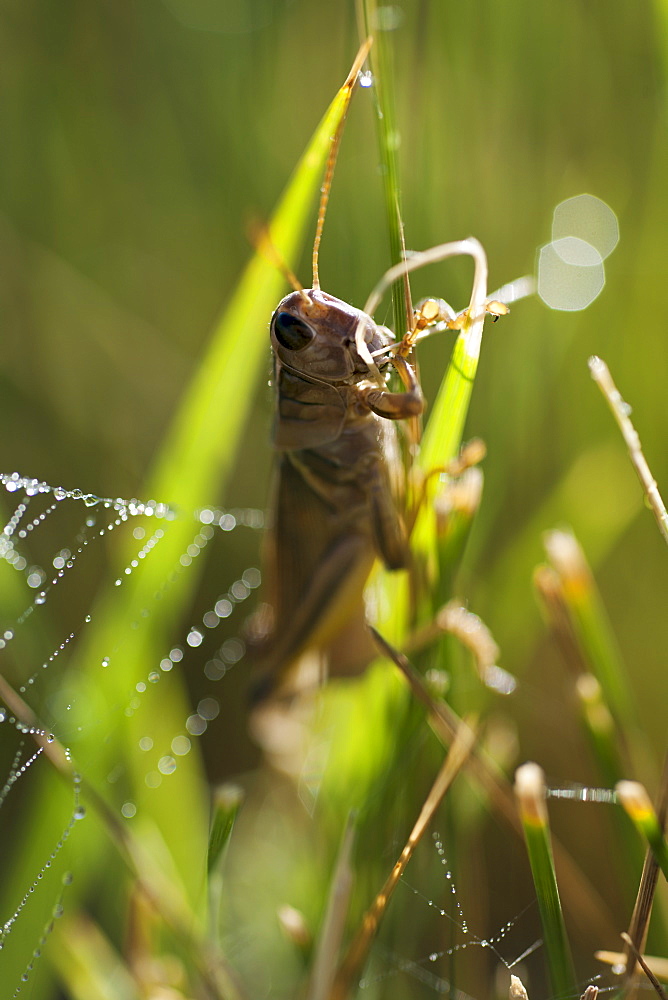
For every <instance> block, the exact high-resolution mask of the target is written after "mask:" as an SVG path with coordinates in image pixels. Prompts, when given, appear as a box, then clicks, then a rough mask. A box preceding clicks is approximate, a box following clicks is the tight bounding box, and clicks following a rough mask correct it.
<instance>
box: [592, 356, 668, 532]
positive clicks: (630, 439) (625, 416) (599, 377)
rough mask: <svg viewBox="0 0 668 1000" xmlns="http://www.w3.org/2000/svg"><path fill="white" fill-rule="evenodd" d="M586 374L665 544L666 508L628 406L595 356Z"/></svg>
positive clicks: (605, 366) (601, 362) (667, 528)
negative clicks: (600, 395)
mask: <svg viewBox="0 0 668 1000" xmlns="http://www.w3.org/2000/svg"><path fill="white" fill-rule="evenodd" d="M589 371H590V373H591V377H592V378H593V379H594V381H595V382H596V384H597V385H598V387H599V389H600V390H601V392H602V393H603V395H604V396H605V398H606V399H607V401H608V405H609V406H610V409H611V410H612V415H613V416H614V418H615V420H616V421H617V425H618V427H619V429H620V431H621V432H622V436H623V438H624V441H625V442H626V447H627V448H628V452H629V457H630V459H631V462H632V463H633V467H634V469H635V470H636V472H637V474H638V479H639V480H640V483H641V485H642V488H643V490H644V491H645V496H646V497H647V500H648V502H649V505H650V507H651V508H652V511H653V513H654V517H655V518H656V523H657V524H658V526H659V531H660V532H661V534H662V536H663V540H664V541H665V542H666V543H668V511H666V506H665V504H664V502H663V500H662V498H661V494H660V493H659V488H658V486H657V483H656V479H655V478H654V476H653V475H652V473H651V471H650V468H649V465H648V464H647V459H646V458H645V456H644V454H643V451H642V447H641V444H640V437H639V436H638V432H637V431H636V429H635V427H634V426H633V424H632V422H631V418H630V417H629V408H628V405H627V404H626V403H625V402H624V400H623V399H622V397H621V394H620V392H619V390H618V388H617V386H616V385H615V383H614V382H613V380H612V376H611V374H610V370H609V368H608V366H607V365H606V363H605V361H603V360H601V358H598V357H595V356H594V357H592V358H590V359H589Z"/></svg>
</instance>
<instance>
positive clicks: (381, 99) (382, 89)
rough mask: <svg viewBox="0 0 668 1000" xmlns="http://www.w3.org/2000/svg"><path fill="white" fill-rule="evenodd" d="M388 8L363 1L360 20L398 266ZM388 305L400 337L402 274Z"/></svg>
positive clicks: (405, 315) (405, 312) (406, 316)
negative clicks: (371, 41)
mask: <svg viewBox="0 0 668 1000" xmlns="http://www.w3.org/2000/svg"><path fill="white" fill-rule="evenodd" d="M388 11H389V8H383V11H382V12H380V11H379V9H378V4H377V2H376V0H364V3H363V9H362V14H361V18H360V19H361V20H362V21H363V23H364V35H365V36H367V37H368V36H369V35H373V36H374V38H375V40H376V44H375V45H374V47H373V50H372V52H371V56H370V64H371V71H372V74H373V79H374V84H375V86H374V95H375V103H376V122H377V125H378V146H379V150H380V162H381V166H382V178H383V190H384V194H385V215H386V218H387V225H388V235H389V241H390V260H391V263H392V264H398V263H399V262H400V261H402V260H403V258H404V250H405V247H404V233H403V223H402V216H401V189H400V181H399V164H398V159H397V150H398V148H399V132H398V127H397V120H396V113H395V101H394V90H393V82H394V79H395V71H394V51H393V46H392V33H391V32H390V31H387V30H384V26H383V23H382V15H384V14H387V12H388ZM392 306H393V313H394V329H395V331H396V334H397V336H401V335H402V332H403V331H404V329H407V328H408V327H407V324H409V323H410V318H411V306H410V290H409V286H408V279H407V277H406V275H403V276H402V278H401V279H400V280H397V282H396V284H395V285H394V286H393V289H392Z"/></svg>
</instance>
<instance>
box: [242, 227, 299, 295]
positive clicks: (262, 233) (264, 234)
mask: <svg viewBox="0 0 668 1000" xmlns="http://www.w3.org/2000/svg"><path fill="white" fill-rule="evenodd" d="M250 240H251V243H252V245H253V246H254V247H255V250H256V251H257V253H260V254H262V256H263V257H264V258H265V260H268V261H269V263H270V264H272V265H273V267H275V268H276V270H277V271H280V273H281V274H282V275H283V277H284V278H285V280H286V281H287V283H288V284H289V285H290V287H291V288H292V290H293V291H294V292H299V294H300V295H301V297H302V300H303V302H304V305H305V306H306V307H307V308H310V306H311V300H310V298H309V297H308V295H307V294H306V292H305V291H304V286H303V285H302V284H301V282H300V281H299V278H298V277H297V275H296V274H295V273H294V271H292V270H291V269H290V268H289V267H288V264H287V261H286V260H284V258H283V257H282V256H281V254H280V252H279V250H278V248H277V247H276V244H275V243H274V241H273V240H272V238H271V233H270V231H269V227H268V226H267V225H265V224H263V223H254V224H253V225H251V232H250Z"/></svg>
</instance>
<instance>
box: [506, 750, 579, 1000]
mask: <svg viewBox="0 0 668 1000" xmlns="http://www.w3.org/2000/svg"><path fill="white" fill-rule="evenodd" d="M515 795H516V797H517V800H518V805H519V813H520V819H521V821H522V827H523V829H524V840H525V843H526V847H527V854H528V856H529V864H530V866H531V874H532V875H533V881H534V886H535V888H536V896H537V899H538V908H539V910H540V917H541V922H542V924H543V940H544V942H545V950H546V953H547V965H548V972H549V977H550V983H551V986H552V992H553V993H554V994H555V995H557V996H571V995H572V994H573V992H574V989H575V982H576V980H575V969H574V967H573V959H572V956H571V949H570V944H569V942H568V936H567V934H566V924H565V922H564V915H563V912H562V909H561V900H560V898H559V889H558V886H557V876H556V872H555V869H554V859H553V856H552V845H551V843H550V828H549V820H548V815H547V808H546V805H545V778H544V775H543V772H542V770H541V769H540V768H539V767H538V765H537V764H523V765H522V767H520V768H518V769H517V772H516V774H515Z"/></svg>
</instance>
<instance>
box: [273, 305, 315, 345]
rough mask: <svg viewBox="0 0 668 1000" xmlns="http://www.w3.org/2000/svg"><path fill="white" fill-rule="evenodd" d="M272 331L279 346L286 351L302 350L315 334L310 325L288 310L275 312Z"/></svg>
mask: <svg viewBox="0 0 668 1000" xmlns="http://www.w3.org/2000/svg"><path fill="white" fill-rule="evenodd" d="M274 333H275V334H276V340H277V341H278V342H279V344H280V345H281V347H285V349H286V350H288V351H301V350H303V349H304V348H305V347H306V346H307V345H308V344H310V343H311V341H312V340H313V337H314V336H315V334H314V333H313V330H312V329H311V327H310V326H308V325H307V324H306V323H304V321H303V320H301V319H298V318H297V317H296V316H292V315H291V314H290V313H288V312H279V313H276V316H275V317H274Z"/></svg>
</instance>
